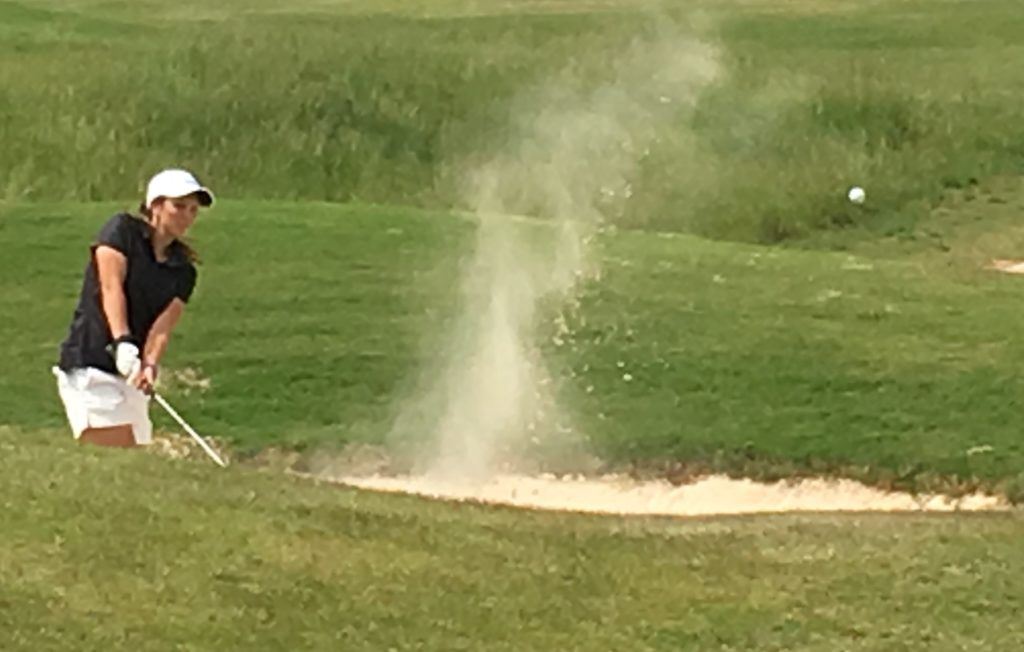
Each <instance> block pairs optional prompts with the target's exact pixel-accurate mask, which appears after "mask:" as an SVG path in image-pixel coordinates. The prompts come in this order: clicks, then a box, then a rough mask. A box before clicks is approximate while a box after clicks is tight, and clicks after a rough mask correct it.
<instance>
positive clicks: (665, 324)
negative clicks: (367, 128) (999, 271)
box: [0, 188, 1024, 497]
mask: <svg viewBox="0 0 1024 652" xmlns="http://www.w3.org/2000/svg"><path fill="white" fill-rule="evenodd" d="M995 192H996V191H995V190H992V191H991V192H989V191H987V190H979V191H977V193H976V196H974V199H970V197H969V196H966V195H965V196H961V197H959V198H957V197H951V198H950V200H949V204H948V207H949V208H951V209H955V213H954V214H955V215H958V216H960V218H959V219H960V220H961V221H960V222H957V221H955V220H952V219H951V218H949V217H948V216H947V213H948V210H947V208H941V209H939V210H937V211H936V213H935V215H934V217H933V218H931V221H929V224H930V225H931V227H929V228H931V229H932V231H931V232H929V233H932V234H931V235H928V234H923V235H922V240H920V241H918V242H916V244H915V243H914V242H912V241H907V240H903V241H894V242H892V243H891V244H889V245H886V243H884V242H879V241H877V240H876V241H872V242H873V243H874V244H872V245H871V246H872V247H874V253H872V254H871V255H870V256H869V255H867V254H863V255H855V254H853V253H849V252H833V253H827V252H813V251H801V250H784V249H771V248H763V247H757V246H752V245H741V244H729V243H716V242H712V241H708V240H701V239H697V238H693V237H690V236H672V235H671V234H656V233H648V234H644V233H638V232H617V233H616V232H609V233H606V234H605V235H604V236H602V237H601V239H600V240H599V243H598V251H597V255H598V257H599V258H600V260H601V265H602V267H603V277H602V278H601V279H600V280H599V281H593V282H590V283H589V284H587V285H586V286H585V287H584V288H583V292H582V295H581V297H580V305H579V307H578V308H577V309H573V310H568V311H566V312H565V313H564V317H565V318H566V320H567V324H568V326H569V329H570V331H571V332H570V334H569V335H568V336H564V337H563V339H562V344H561V345H556V344H555V343H554V338H553V336H554V334H555V326H554V325H553V320H555V319H556V318H557V316H558V314H557V312H556V310H560V309H555V308H551V307H550V306H549V307H548V308H546V309H545V310H546V311H545V312H542V315H541V319H542V321H543V323H542V324H540V331H539V337H540V338H541V341H542V342H547V343H546V344H543V345H542V349H543V350H544V352H545V355H546V356H547V358H548V362H549V365H550V367H551V370H552V372H553V373H554V376H555V378H556V379H557V383H556V387H557V389H556V393H557V396H558V398H559V400H560V404H561V405H562V406H563V407H564V408H565V410H566V412H567V415H568V417H569V420H570V422H571V425H572V426H573V428H574V430H575V431H576V432H577V433H580V434H582V435H583V436H585V437H586V438H587V439H588V440H589V444H590V446H591V448H592V449H593V451H594V452H595V453H596V454H597V455H598V456H599V457H600V458H602V459H603V460H605V461H607V462H608V463H610V464H612V465H615V466H619V467H621V466H624V465H631V466H638V467H640V468H651V469H655V470H656V469H662V468H663V467H664V465H666V464H671V463H674V462H680V461H681V462H685V463H687V464H690V465H693V466H694V467H695V468H698V469H704V470H716V471H724V472H728V473H734V474H741V475H751V476H755V477H766V478H768V477H780V476H788V475H800V474H807V473H826V474H829V473H836V474H842V475H847V476H852V477H856V478H860V479H863V480H866V481H869V482H872V483H874V484H878V485H881V486H895V487H903V488H906V487H915V488H919V489H927V488H931V489H936V488H938V489H945V490H960V489H971V488H974V487H978V486H980V487H985V488H989V489H996V490H1000V491H1003V492H1005V493H1007V494H1009V495H1010V496H1012V497H1018V496H1019V495H1020V492H1021V490H1022V481H1024V476H1022V475H1021V472H1020V469H1021V468H1022V464H1024V449H1022V446H1021V444H1020V440H1019V437H1018V429H1017V426H1016V423H1017V417H1016V406H1017V405H1018V397H1019V396H1020V395H1021V392H1022V391H1024V385H1022V381H1021V379H1020V377H1019V374H1018V373H1017V370H1018V369H1019V368H1020V366H1021V364H1022V363H1024V348H1022V347H1021V345H1020V340H1019V337H1017V332H1016V326H1015V324H1016V318H1015V315H1016V310H1017V308H1016V306H1017V301H1016V297H1017V295H1018V294H1019V292H1020V288H1019V280H1018V279H1016V278H1010V277H1005V276H998V275H994V274H992V273H991V272H985V271H982V270H981V269H980V266H981V264H982V263H983V262H985V261H987V257H985V256H986V255H1005V253H1004V251H1005V250H1002V249H999V248H994V247H995V245H993V244H991V243H992V242H998V243H999V245H998V247H1005V246H1006V244H1005V243H1006V242H1011V243H1012V242H1021V241H1022V238H1021V234H1020V231H1019V229H1016V228H1015V227H1013V226H1012V221H1013V220H1015V219H1016V215H1017V214H1019V210H1020V208H1021V206H1022V205H1024V204H1022V201H1021V198H1022V197H1024V194H1021V193H1020V192H1019V190H1017V189H1014V188H1006V189H1002V190H999V193H1001V194H998V195H996V194H993V193H995ZM1015 193H1016V194H1015ZM995 199H998V200H999V202H1001V203H999V202H996V201H995ZM944 206H947V205H944ZM114 208H115V205H107V204H103V205H84V206H83V205H77V204H33V205H13V206H8V207H7V208H6V209H4V211H3V213H2V217H0V247H3V248H4V250H6V251H8V252H9V254H8V255H7V256H6V257H5V259H4V263H3V265H4V274H3V275H2V278H3V279H4V280H3V282H2V286H0V287H2V291H3V293H4V297H5V300H6V304H7V306H8V314H9V315H11V319H8V320H7V321H5V323H4V324H3V325H2V326H0V336H2V338H3V340H4V341H5V342H6V343H7V347H6V348H5V349H4V353H3V367H4V368H5V369H12V370H19V371H18V373H16V374H15V373H8V374H4V376H3V377H2V378H0V414H3V415H5V418H4V421H6V422H7V423H9V424H12V425H17V426H20V427H24V428H40V427H57V426H59V425H60V424H61V422H62V415H61V412H60V406H59V403H58V401H57V399H56V396H55V392H54V390H53V382H52V379H51V378H50V377H49V374H48V368H49V365H50V364H51V363H52V361H53V360H54V359H55V355H56V348H57V345H58V343H59V341H60V340H61V339H62V338H63V336H64V333H65V329H66V327H67V322H68V320H69V317H70V312H71V309H72V307H73V305H74V301H75V297H76V294H77V291H78V283H79V277H80V273H81V266H82V265H83V264H84V262H85V259H84V256H85V251H86V250H85V246H86V243H87V242H88V239H89V238H90V237H91V234H92V233H93V232H95V230H96V229H97V228H98V225H99V224H100V223H101V222H102V220H103V219H104V218H105V215H107V214H108V213H109V212H111V211H112V210H114ZM977 220H981V221H982V222H983V223H985V224H987V225H988V231H987V233H989V234H990V236H989V241H990V242H989V244H985V242H986V240H984V239H979V238H980V236H979V235H978V234H977V233H975V234H974V235H971V234H972V231H971V229H972V228H973V229H978V228H979V227H977V226H972V225H974V224H975V223H976V221H977ZM1001 225H1006V226H1001ZM523 228H533V227H530V226H529V225H528V224H524V226H523ZM536 228H539V229H540V230H541V233H542V232H543V230H545V229H546V228H547V227H546V226H544V225H543V224H542V223H541V224H537V225H536ZM939 230H944V231H945V233H946V235H945V236H944V237H946V238H947V239H949V241H950V242H951V243H953V244H952V246H950V245H946V247H947V248H950V251H948V252H942V251H940V250H938V249H934V248H933V245H932V243H933V242H934V240H935V238H936V237H939V236H936V235H935V233H938V232H939ZM997 233H1002V234H1003V235H1002V236H1001V237H999V236H997V235H996V234H997ZM472 234H473V224H472V222H471V221H468V220H464V219H461V218H453V217H450V216H447V215H444V214H440V213H420V212H417V211H414V210H409V209H393V208H385V207H371V206H348V207H342V206H332V205H326V204H301V205H299V204H286V203H259V202H249V203H240V202H225V203H224V204H223V205H222V206H220V207H218V209H217V210H216V211H215V212H213V213H210V214H209V215H208V216H204V218H203V219H202V221H201V222H200V224H199V225H197V227H196V233H195V237H196V244H197V246H198V248H199V250H200V252H201V253H202V255H203V256H204V257H205V259H206V262H205V263H204V264H203V266H202V268H201V276H200V284H199V288H198V290H197V292H196V295H195V298H194V300H193V304H192V306H191V307H190V308H189V310H188V313H187V315H186V317H185V319H184V321H183V323H182V324H181V326H180V330H179V332H178V333H177V334H176V336H175V341H174V343H173V345H172V348H171V351H170V353H169V357H168V360H167V368H168V369H177V370H179V371H180V370H184V369H192V370H195V371H196V372H197V373H198V374H199V375H200V376H201V377H205V378H208V379H209V380H210V382H211V388H210V390H209V391H206V392H199V391H194V390H192V391H189V390H188V388H187V387H186V386H184V385H182V384H181V383H180V382H175V381H174V379H173V377H171V376H167V378H168V379H169V380H170V381H171V382H170V383H169V384H168V386H167V387H166V391H167V393H168V396H169V397H170V398H171V400H172V402H173V403H174V404H175V405H177V406H178V407H179V409H180V410H181V411H182V412H183V413H184V414H185V415H186V416H187V417H190V418H191V419H192V420H193V421H194V425H196V426H197V427H198V428H199V429H200V430H201V431H203V432H205V433H207V434H211V435H217V436H220V437H224V438H226V439H229V440H232V441H233V442H234V443H235V444H236V445H237V446H240V447H241V448H244V449H256V448H261V447H263V446H266V445H269V444H280V443H283V444H286V445H290V446H300V447H313V448H317V447H324V446H326V447H328V448H336V447H340V446H342V445H344V444H345V443H349V442H367V443H372V444H381V443H385V442H386V439H385V435H386V434H387V433H388V431H389V430H390V428H391V426H392V423H393V419H394V418H395V416H396V411H397V410H398V409H399V407H400V406H401V405H403V401H404V400H405V399H407V398H409V397H410V395H411V394H412V392H413V391H414V390H415V385H414V383H415V382H416V380H417V378H418V374H419V372H420V371H421V370H423V369H425V368H427V367H428V365H429V363H431V362H432V361H433V350H434V348H435V347H436V346H437V345H439V344H442V343H444V341H445V339H444V338H445V334H446V333H447V332H449V331H450V330H451V328H452V324H453V322H452V318H453V317H454V315H455V310H456V308H457V301H458V297H457V294H456V291H455V287H456V283H455V280H456V278H457V274H458V271H459V261H460V260H461V259H463V258H464V257H465V256H467V255H468V254H469V253H470V247H471V244H472V239H471V236H472ZM16 243H23V244H21V245H20V246H15V244H16ZM960 243H963V244H962V245H961V244H960ZM979 243H980V244H979ZM864 246H865V247H867V245H864ZM886 247H890V248H891V249H890V250H886ZM912 247H914V248H915V249H911V248H912ZM865 251H867V249H865ZM910 251H916V253H913V254H911V253H909V252H910ZM897 253H898V254H899V257H897V258H891V257H886V256H888V255H896V254H897ZM883 254H884V255H883ZM625 374H629V375H630V376H631V380H629V381H627V380H625V379H624V376H625ZM156 416H157V418H158V419H160V420H159V421H158V425H159V426H162V427H168V426H172V425H173V424H170V423H169V422H168V421H167V420H166V419H165V418H164V417H163V416H162V415H160V414H158V415H156ZM425 427H426V426H425ZM424 434H429V433H424ZM977 447H991V449H990V450H989V451H988V452H984V453H981V454H977V453H976V452H970V451H972V449H976V448H977Z"/></svg>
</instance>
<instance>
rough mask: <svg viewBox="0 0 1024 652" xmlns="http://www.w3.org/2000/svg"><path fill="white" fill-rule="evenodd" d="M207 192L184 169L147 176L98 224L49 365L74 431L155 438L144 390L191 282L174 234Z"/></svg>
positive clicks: (103, 439)
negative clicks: (131, 208)
mask: <svg viewBox="0 0 1024 652" xmlns="http://www.w3.org/2000/svg"><path fill="white" fill-rule="evenodd" d="M212 204H213V193H212V192H210V190H209V189H208V188H206V187H204V186H203V185H202V184H200V183H199V181H197V180H196V178H195V177H194V176H193V175H192V174H191V173H189V172H186V171H185V170H164V171H163V172H160V173H159V174H157V175H156V176H154V177H153V178H152V179H150V181H149V185H148V186H147V189H146V200H145V203H144V204H142V206H141V207H140V209H139V212H140V213H141V214H140V215H138V216H135V215H130V214H128V213H120V214H118V215H115V216H114V217H112V218H110V220H108V221H107V223H106V224H104V225H103V228H101V229H100V232H99V234H98V235H97V236H96V240H95V242H94V243H93V245H92V247H91V256H90V259H89V264H88V265H87V266H86V268H85V279H84V281H83V283H82V292H81V296H80V297H79V300H78V306H77V308H75V313H74V317H73V319H72V320H71V327H70V329H69V331H68V336H67V339H65V340H64V342H63V344H61V347H60V363H59V364H58V366H57V367H55V368H54V374H55V375H56V376H57V388H58V391H59V392H60V398H61V400H62V401H63V402H64V409H65V411H66V412H67V416H68V421H69V422H70V424H71V430H72V432H73V433H74V435H75V438H76V439H78V440H79V441H81V442H87V443H92V444H99V445H101V446H134V445H136V444H149V443H150V442H151V441H152V432H153V425H152V423H151V422H150V420H149V395H150V394H151V393H152V392H153V386H154V384H155V383H156V378H157V371H158V369H159V363H160V358H161V356H163V354H164V351H165V350H166V349H167V342H168V340H169V339H170V336H171V332H172V331H173V330H174V326H175V324H177V323H178V319H179V318H180V317H181V313H182V311H183V310H184V308H185V304H186V303H187V302H188V300H189V297H190V296H191V295H192V289H193V288H194V287H195V283H196V268H195V262H196V258H195V254H194V252H193V251H192V249H191V248H189V246H188V245H187V244H185V243H184V242H183V241H182V240H181V238H182V237H183V236H184V235H185V233H186V232H187V231H188V229H189V227H191V226H192V224H193V222H195V219H196V215H197V214H198V212H199V208H200V207H201V206H202V207H207V206H211V205H212Z"/></svg>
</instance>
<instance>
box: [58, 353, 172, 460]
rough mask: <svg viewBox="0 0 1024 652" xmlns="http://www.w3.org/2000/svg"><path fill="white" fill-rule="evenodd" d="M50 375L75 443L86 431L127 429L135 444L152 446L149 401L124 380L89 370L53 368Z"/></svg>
mask: <svg viewBox="0 0 1024 652" xmlns="http://www.w3.org/2000/svg"><path fill="white" fill-rule="evenodd" d="M53 375H54V376H56V377H57V391H58V392H60V399H61V401H63V402H64V411H65V412H67V415H68V423H70V424H71V432H72V433H74V435H75V439H78V438H79V437H80V436H81V435H82V431H83V430H85V429H86V428H107V427H110V426H123V425H130V426H131V427H132V432H133V433H134V434H135V443H136V444H149V443H152V441H153V423H152V422H151V421H150V420H149V397H148V396H146V394H145V393H144V392H142V391H141V390H139V389H137V388H135V387H132V386H131V385H129V384H128V383H127V382H125V379H124V378H121V377H120V376H115V375H114V374H109V373H107V372H105V371H100V370H99V369H94V368H92V367H83V368H81V369H72V370H71V371H67V372H65V371H62V370H61V369H58V368H57V367H54V368H53Z"/></svg>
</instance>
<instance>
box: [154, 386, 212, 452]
mask: <svg viewBox="0 0 1024 652" xmlns="http://www.w3.org/2000/svg"><path fill="white" fill-rule="evenodd" d="M153 398H154V399H156V402H157V403H159V404H160V407H162V408H163V409H164V410H166V411H167V414H169V415H171V418H173V419H174V420H175V421H177V422H178V425H180V426H181V427H182V428H184V429H185V432H187V433H188V434H189V435H191V436H192V439H195V440H196V442H198V443H199V445H200V446H202V447H203V450H204V451H206V454H207V455H209V456H210V458H211V459H213V461H214V462H216V463H217V464H219V465H220V466H225V467H226V466H227V464H225V463H224V460H222V459H221V458H220V455H217V452H216V451H215V450H213V449H212V448H210V445H209V444H207V443H206V441H205V440H204V439H203V438H202V437H200V436H199V433H198V432H196V431H195V430H193V429H192V426H190V425H188V424H187V423H185V420H184V419H182V418H181V415H179V414H178V413H177V412H175V411H174V408H172V407H171V406H170V404H168V403H167V401H165V400H164V397H163V396H160V395H159V394H157V393H156V392H153Z"/></svg>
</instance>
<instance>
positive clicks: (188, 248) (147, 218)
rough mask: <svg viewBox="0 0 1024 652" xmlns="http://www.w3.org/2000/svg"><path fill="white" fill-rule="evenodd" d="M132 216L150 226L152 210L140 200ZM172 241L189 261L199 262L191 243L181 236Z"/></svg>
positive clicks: (151, 223)
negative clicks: (136, 213)
mask: <svg viewBox="0 0 1024 652" xmlns="http://www.w3.org/2000/svg"><path fill="white" fill-rule="evenodd" d="M134 217H135V218H136V219H138V220H141V221H143V222H145V223H146V225H147V226H149V227H150V228H152V226H153V211H152V210H150V208H149V206H146V202H142V203H141V204H139V214H138V215H135V216H134ZM174 241H175V242H177V243H178V246H179V247H181V251H182V252H183V253H184V254H185V258H187V259H188V261H189V262H190V263H193V264H198V263H199V254H198V253H197V252H196V250H195V249H194V248H193V247H192V245H190V244H189V243H188V242H185V241H184V240H182V239H181V238H175V240H174Z"/></svg>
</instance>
